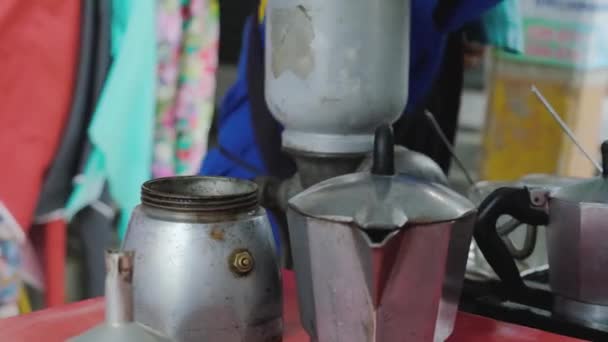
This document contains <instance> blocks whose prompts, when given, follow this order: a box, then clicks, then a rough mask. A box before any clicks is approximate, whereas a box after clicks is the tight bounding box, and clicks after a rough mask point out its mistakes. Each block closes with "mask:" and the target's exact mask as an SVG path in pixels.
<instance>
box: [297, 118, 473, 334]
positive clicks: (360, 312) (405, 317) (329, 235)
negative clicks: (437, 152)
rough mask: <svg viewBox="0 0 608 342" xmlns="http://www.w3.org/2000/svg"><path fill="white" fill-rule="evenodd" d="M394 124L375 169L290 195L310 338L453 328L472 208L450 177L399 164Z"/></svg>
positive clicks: (379, 146) (382, 136)
mask: <svg viewBox="0 0 608 342" xmlns="http://www.w3.org/2000/svg"><path fill="white" fill-rule="evenodd" d="M393 153H394V150H393V138H392V131H391V129H390V127H389V126H386V125H385V126H382V127H381V128H379V129H378V130H377V131H376V136H375V146H374V163H373V167H372V171H371V172H361V173H354V174H348V175H344V176H340V177H336V178H332V179H329V180H327V181H324V182H321V183H319V184H317V185H315V186H313V187H311V188H309V189H308V190H306V191H304V192H302V193H300V194H299V195H297V196H295V197H293V198H292V199H291V200H290V201H289V209H288V221H289V229H290V238H291V245H292V253H293V257H294V269H295V272H296V278H297V284H298V296H299V298H298V299H299V304H300V316H301V321H302V325H303V326H304V328H305V329H306V330H307V332H308V334H309V335H310V336H311V338H312V340H313V341H319V342H333V341H339V340H341V339H343V338H344V337H345V336H348V340H349V341H352V342H359V341H361V342H363V341H365V342H371V341H384V342H392V341H403V340H404V338H406V337H407V338H406V339H408V340H412V341H443V340H445V339H446V338H447V337H448V336H449V335H450V334H451V332H452V330H453V324H454V319H455V316H456V312H457V305H458V299H459V296H460V290H461V287H462V282H463V278H464V272H465V264H466V259H467V253H468V248H469V244H470V241H471V235H472V229H473V223H474V220H475V209H474V206H473V204H472V203H471V202H470V201H469V200H467V199H466V198H464V197H462V196H460V195H458V194H457V193H455V192H453V191H452V190H450V189H448V188H447V187H445V186H443V185H440V184H437V183H431V182H428V181H424V180H421V179H419V178H415V177H412V176H408V175H403V174H394V164H393V163H394V161H393Z"/></svg>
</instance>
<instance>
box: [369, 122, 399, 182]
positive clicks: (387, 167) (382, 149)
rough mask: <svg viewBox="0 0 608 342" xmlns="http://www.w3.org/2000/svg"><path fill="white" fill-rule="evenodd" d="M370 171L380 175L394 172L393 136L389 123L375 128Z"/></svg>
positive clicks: (388, 174) (389, 174)
mask: <svg viewBox="0 0 608 342" xmlns="http://www.w3.org/2000/svg"><path fill="white" fill-rule="evenodd" d="M372 173H373V174H375V175H382V176H392V175H394V174H395V138H394V137H393V129H392V128H391V126H390V125H382V126H380V127H378V129H376V136H375V137H374V163H373V165H372Z"/></svg>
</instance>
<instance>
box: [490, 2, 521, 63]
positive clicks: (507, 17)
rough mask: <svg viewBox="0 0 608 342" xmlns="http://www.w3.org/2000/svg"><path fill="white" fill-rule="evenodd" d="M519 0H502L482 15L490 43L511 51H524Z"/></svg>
mask: <svg viewBox="0 0 608 342" xmlns="http://www.w3.org/2000/svg"><path fill="white" fill-rule="evenodd" d="M519 1H520V0H504V1H502V2H501V3H499V4H498V5H496V7H494V8H493V9H491V10H489V11H488V12H486V13H485V14H484V15H483V24H484V27H485V31H486V34H487V37H488V42H489V43H490V45H492V46H495V47H497V48H499V49H502V50H505V51H508V52H513V53H523V52H524V40H525V39H524V30H523V19H522V14H521V9H520V4H519Z"/></svg>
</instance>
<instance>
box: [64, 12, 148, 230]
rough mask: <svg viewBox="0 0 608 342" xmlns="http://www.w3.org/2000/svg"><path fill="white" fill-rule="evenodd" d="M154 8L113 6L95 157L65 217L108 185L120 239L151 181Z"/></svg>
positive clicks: (92, 133)
mask: <svg viewBox="0 0 608 342" xmlns="http://www.w3.org/2000/svg"><path fill="white" fill-rule="evenodd" d="M155 16H156V4H155V2H154V1H137V0H113V2H112V46H111V50H112V57H113V64H112V66H111V69H110V72H109V75H108V80H107V82H106V84H105V86H104V89H103V92H102V95H101V98H100V101H99V104H98V106H97V108H96V111H95V113H94V115H93V119H92V122H91V126H90V127H89V129H88V135H89V139H90V140H91V143H92V146H93V148H92V151H91V154H90V155H89V158H88V161H87V163H86V167H85V172H84V174H83V175H81V177H79V179H78V184H76V187H75V190H74V192H73V193H72V195H71V197H70V199H69V201H68V205H67V208H66V213H67V215H68V217H72V216H73V215H74V214H75V213H77V212H78V211H79V210H80V209H82V208H84V207H86V206H87V205H89V204H90V203H92V202H94V201H97V200H98V199H99V197H100V196H101V194H102V191H103V188H104V184H105V182H106V180H107V182H108V186H109V191H110V194H111V196H112V198H113V199H114V200H115V201H116V204H117V206H118V207H119V208H120V210H121V213H122V215H121V217H120V222H119V233H120V235H121V236H123V235H124V232H125V230H126V227H127V223H128V219H129V215H130V213H131V211H132V209H133V208H134V207H135V206H136V205H137V204H138V203H139V188H140V186H141V184H142V183H143V182H144V181H146V180H148V179H149V178H150V164H151V162H152V141H153V136H152V135H153V129H154V103H155V85H156V82H155V80H156V32H155V27H156V21H155V18H156V17H155Z"/></svg>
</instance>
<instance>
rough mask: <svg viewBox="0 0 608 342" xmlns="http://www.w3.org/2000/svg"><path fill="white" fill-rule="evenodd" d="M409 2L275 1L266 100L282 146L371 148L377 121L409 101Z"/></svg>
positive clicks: (390, 117) (391, 117) (270, 13)
mask: <svg viewBox="0 0 608 342" xmlns="http://www.w3.org/2000/svg"><path fill="white" fill-rule="evenodd" d="M410 3H411V0H384V1H378V0H332V1H327V0H270V1H269V3H268V8H267V14H266V46H267V48H266V70H265V73H266V85H265V88H266V102H267V103H268V107H269V108H270V111H271V112H272V113H273V115H274V116H275V117H276V118H277V119H278V120H279V121H280V122H281V123H282V124H283V125H284V126H285V131H284V133H283V146H284V147H286V148H288V149H291V150H298V151H304V152H313V153H364V152H368V151H371V149H372V146H373V134H374V130H375V129H376V127H378V126H379V125H380V124H383V123H392V122H394V121H395V120H396V119H397V118H398V117H399V116H400V115H401V113H402V112H403V109H404V108H405V105H406V103H407V95H408V79H409V77H408V75H409V65H410V63H409V58H410V57H409V41H410V39H409V36H410V19H409V18H410ZM363 23H365V24H363ZM387 32H390V34H386V33H387Z"/></svg>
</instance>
